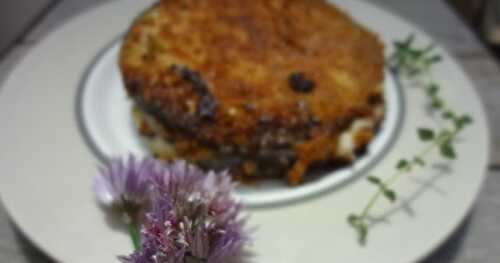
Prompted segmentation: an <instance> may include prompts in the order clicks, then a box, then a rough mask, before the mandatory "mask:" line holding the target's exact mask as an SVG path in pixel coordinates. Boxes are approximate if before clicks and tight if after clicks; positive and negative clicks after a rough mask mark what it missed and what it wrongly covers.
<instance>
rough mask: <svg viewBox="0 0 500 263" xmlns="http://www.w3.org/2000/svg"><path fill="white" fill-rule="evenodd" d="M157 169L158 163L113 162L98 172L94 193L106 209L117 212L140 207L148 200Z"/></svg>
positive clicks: (122, 159)
mask: <svg viewBox="0 0 500 263" xmlns="http://www.w3.org/2000/svg"><path fill="white" fill-rule="evenodd" d="M158 167H159V161H157V160H155V159H152V158H145V159H142V160H140V159H136V158H135V157H134V156H133V155H129V156H128V157H126V158H113V159H111V160H109V161H108V162H107V163H106V164H105V165H104V166H101V167H100V168H99V171H100V174H99V175H98V176H96V177H94V180H93V182H92V189H93V191H94V193H95V194H96V196H97V199H98V200H99V202H100V203H102V204H103V205H106V206H110V207H114V208H118V209H126V208H127V207H128V206H136V207H140V206H141V205H143V204H144V203H145V202H146V201H147V200H148V197H149V196H148V195H149V193H148V191H149V188H150V177H151V176H153V175H154V174H155V173H156V172H157V171H158V169H159V168H158Z"/></svg>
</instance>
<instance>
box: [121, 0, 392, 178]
mask: <svg viewBox="0 0 500 263" xmlns="http://www.w3.org/2000/svg"><path fill="white" fill-rule="evenodd" d="M383 63H384V59H383V46H382V44H381V42H380V41H379V40H378V39H377V37H376V36H375V35H374V34H372V33H371V32H369V31H367V30H366V29H364V28H363V27H362V26H360V25H358V24H356V23H355V22H354V21H353V20H352V19H351V18H349V17H348V16H347V15H345V14H344V13H342V12H341V11H339V10H338V9H336V8H335V7H333V6H332V5H331V4H328V3H326V2H325V1H322V0H239V1H234V0H204V1H198V0H179V1H170V0H164V1H160V2H159V3H158V4H156V5H155V6H153V7H152V8H151V9H150V10H147V11H146V12H144V13H143V14H142V15H141V16H140V17H138V18H137V19H136V20H135V21H134V23H133V25H132V26H131V28H130V30H129V32H128V33H127V35H126V37H125V39H124V42H123V47H122V49H121V54H120V61H119V64H120V68H121V71H122V74H123V79H124V82H125V87H126V89H127V91H128V93H129V95H130V96H131V97H132V98H133V99H134V100H135V102H136V103H137V105H138V106H139V107H140V108H141V109H142V110H144V111H145V112H147V113H149V114H150V115H151V116H153V117H154V118H155V119H156V120H157V121H158V122H159V123H161V124H162V125H163V126H164V128H165V129H168V131H169V138H170V139H171V140H173V141H174V142H175V141H176V140H178V141H191V142H192V143H193V145H196V147H203V148H209V149H210V148H213V149H216V148H218V147H219V146H221V145H229V146H237V148H238V149H244V150H245V151H246V152H250V153H252V152H256V151H259V150H260V149H262V148H273V147H275V148H276V147H289V148H291V149H293V151H294V152H295V157H294V159H295V161H294V163H293V164H292V165H291V166H290V169H289V171H288V173H287V174H288V179H289V182H290V183H292V184H297V183H299V182H300V181H301V179H302V176H303V173H304V171H305V170H306V168H307V167H308V166H309V164H310V163H311V162H314V161H319V160H323V159H329V158H331V159H336V158H337V159H338V158H341V156H337V154H336V153H337V152H338V151H336V147H337V146H338V144H339V142H338V141H339V138H338V137H339V135H340V134H341V133H342V132H344V131H345V130H346V129H348V128H349V126H350V125H351V123H352V122H353V121H354V120H355V119H356V118H361V117H368V118H370V117H371V118H375V117H374V116H375V112H374V111H375V110H374V108H375V107H374V106H375V105H380V104H381V103H383V99H382V90H381V87H382V82H383ZM293 74H296V75H297V74H300V75H301V76H302V77H303V78H304V79H305V80H307V81H310V82H311V83H312V84H313V88H312V89H311V90H310V91H300V90H297V89H294V88H293V87H292V86H293V85H291V83H290V77H291V76H292V75H293ZM357 137H359V138H358V139H356V140H358V141H359V143H360V144H366V143H368V142H369V141H370V139H371V137H373V129H368V130H366V129H365V130H364V131H363V134H362V135H358V136H357ZM361 146H362V145H361ZM179 155H180V156H178V157H183V158H188V159H190V158H189V157H190V156H189V154H184V155H181V154H179ZM191 159H192V158H191ZM246 166H247V167H248V166H249V165H246ZM243 170H244V167H243Z"/></svg>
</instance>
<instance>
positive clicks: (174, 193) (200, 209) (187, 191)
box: [120, 161, 249, 263]
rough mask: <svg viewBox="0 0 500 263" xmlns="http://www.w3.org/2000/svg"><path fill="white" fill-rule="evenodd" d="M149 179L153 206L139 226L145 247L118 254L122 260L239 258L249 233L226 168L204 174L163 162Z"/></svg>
mask: <svg viewBox="0 0 500 263" xmlns="http://www.w3.org/2000/svg"><path fill="white" fill-rule="evenodd" d="M151 182H152V195H153V197H152V198H153V201H152V211H151V212H150V213H148V214H147V216H146V218H147V220H146V222H145V223H144V225H143V227H142V229H141V245H142V248H141V249H140V250H138V251H136V252H135V253H133V254H132V255H130V256H125V257H120V260H121V261H122V262H125V263H185V262H207V263H226V262H241V261H240V260H242V259H243V258H244V252H243V248H244V246H245V245H247V244H248V243H249V236H248V235H247V233H246V231H245V219H244V218H242V217H241V209H242V205H241V204H240V203H238V202H236V201H235V200H234V199H233V198H232V197H231V196H230V193H231V191H232V190H233V189H234V186H235V185H234V183H233V182H232V181H231V178H230V177H229V176H228V174H227V173H226V172H222V173H215V172H208V173H204V172H203V171H201V170H200V169H198V168H197V167H195V166H192V165H188V164H186V162H183V161H177V162H173V163H168V164H165V165H164V167H163V172H162V173H161V174H159V173H158V174H155V175H154V176H153V177H152V178H151Z"/></svg>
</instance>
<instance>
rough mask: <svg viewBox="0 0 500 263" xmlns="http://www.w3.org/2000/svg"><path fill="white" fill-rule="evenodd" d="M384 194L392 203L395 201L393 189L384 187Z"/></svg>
mask: <svg viewBox="0 0 500 263" xmlns="http://www.w3.org/2000/svg"><path fill="white" fill-rule="evenodd" d="M384 196H385V197H387V199H389V201H391V202H392V203H394V202H395V201H396V192H394V190H391V189H384Z"/></svg>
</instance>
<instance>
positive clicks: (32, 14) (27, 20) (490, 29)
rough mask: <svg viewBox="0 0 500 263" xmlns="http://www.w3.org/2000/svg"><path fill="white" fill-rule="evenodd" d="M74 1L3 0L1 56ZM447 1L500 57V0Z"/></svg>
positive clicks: (1, 4)
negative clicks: (54, 10) (53, 11)
mask: <svg viewBox="0 0 500 263" xmlns="http://www.w3.org/2000/svg"><path fill="white" fill-rule="evenodd" d="M64 1H74V0H35V1H34V0H16V1H7V0H2V1H0V35H1V36H2V37H1V38H0V57H1V56H2V55H4V54H5V53H6V52H7V51H8V49H9V47H11V46H12V45H13V44H14V43H15V42H16V41H18V40H19V38H20V36H22V35H24V33H26V32H27V31H28V29H29V28H32V27H33V26H34V25H36V23H37V22H38V21H39V20H40V19H41V18H43V17H44V15H45V14H46V13H48V12H50V10H51V8H52V7H53V6H55V5H57V4H58V3H59V2H64ZM82 1H85V0H82ZM436 1H446V2H447V3H448V4H449V5H451V6H452V7H453V8H454V9H455V10H456V12H457V13H458V14H459V15H460V16H461V17H462V18H463V20H464V21H465V22H466V23H467V24H468V25H469V26H470V27H471V28H472V29H473V30H474V32H476V34H477V35H478V36H480V38H481V39H482V40H484V42H485V43H487V45H488V46H489V47H490V48H491V49H492V50H493V51H494V52H495V53H496V55H497V57H500V0H436Z"/></svg>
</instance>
